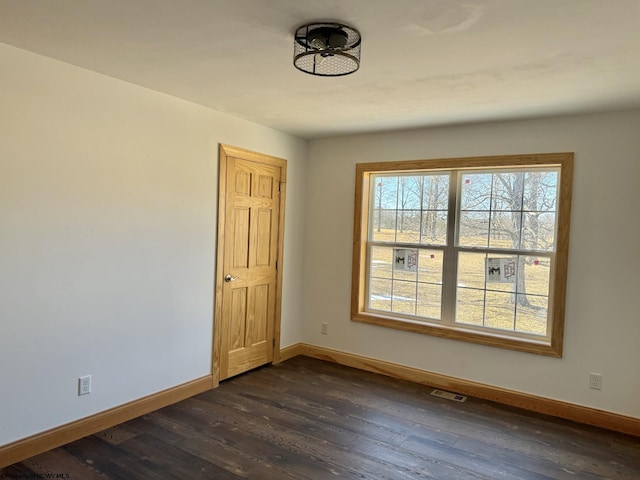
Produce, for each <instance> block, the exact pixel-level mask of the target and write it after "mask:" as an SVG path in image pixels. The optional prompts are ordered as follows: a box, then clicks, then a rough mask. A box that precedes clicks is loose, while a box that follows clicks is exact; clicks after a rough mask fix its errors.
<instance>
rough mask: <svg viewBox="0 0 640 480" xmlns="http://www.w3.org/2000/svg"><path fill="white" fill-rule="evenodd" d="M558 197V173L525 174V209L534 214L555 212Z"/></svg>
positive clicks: (537, 172)
mask: <svg viewBox="0 0 640 480" xmlns="http://www.w3.org/2000/svg"><path fill="white" fill-rule="evenodd" d="M557 196H558V172H556V171H536V172H527V173H525V181H524V201H523V204H522V206H523V209H524V210H525V211H532V212H555V211H556V205H557Z"/></svg>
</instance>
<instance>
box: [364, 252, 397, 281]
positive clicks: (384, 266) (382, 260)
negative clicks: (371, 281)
mask: <svg viewBox="0 0 640 480" xmlns="http://www.w3.org/2000/svg"><path fill="white" fill-rule="evenodd" d="M370 262H371V264H370V268H369V272H370V276H371V277H375V278H392V277H393V248H391V247H371V259H370Z"/></svg>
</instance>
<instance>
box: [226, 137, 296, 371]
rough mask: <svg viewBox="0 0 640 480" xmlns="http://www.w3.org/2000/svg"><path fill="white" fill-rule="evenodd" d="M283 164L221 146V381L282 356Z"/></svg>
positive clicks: (275, 160) (273, 159)
mask: <svg viewBox="0 0 640 480" xmlns="http://www.w3.org/2000/svg"><path fill="white" fill-rule="evenodd" d="M285 168H286V163H285V161H284V160H282V159H278V158H274V157H269V156H267V155H261V154H257V153H254V152H250V151H247V150H242V149H238V148H235V147H229V146H226V145H223V146H221V148H220V182H219V185H220V191H219V208H218V210H219V211H218V215H219V222H218V264H217V270H218V272H217V279H216V287H217V288H216V319H215V332H216V340H217V341H216V342H215V344H214V349H215V350H216V351H214V371H217V378H218V380H224V379H225V378H229V377H232V376H234V375H238V374H240V373H243V372H246V371H247V370H251V369H253V368H256V367H259V366H261V365H264V364H266V363H269V362H273V361H274V357H276V358H275V360H277V355H274V351H276V348H278V349H279V338H278V337H279V331H280V328H279V319H280V298H281V295H280V283H281V276H280V275H279V274H278V263H279V257H280V256H281V252H282V238H281V232H282V231H283V228H282V227H283V217H284V215H283V213H284V212H283V208H282V207H283V205H284V202H283V200H284V198H283V197H284V192H283V191H282V187H283V185H284V177H285ZM280 263H281V262H280ZM216 347H217V348H216Z"/></svg>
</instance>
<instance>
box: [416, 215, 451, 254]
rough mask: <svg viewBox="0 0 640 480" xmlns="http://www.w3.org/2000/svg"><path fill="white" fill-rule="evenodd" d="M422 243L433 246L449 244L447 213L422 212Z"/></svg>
mask: <svg viewBox="0 0 640 480" xmlns="http://www.w3.org/2000/svg"><path fill="white" fill-rule="evenodd" d="M420 241H421V243H423V244H425V243H426V244H431V245H446V244H447V211H446V210H444V211H443V210H427V211H423V212H422V238H421V240H420Z"/></svg>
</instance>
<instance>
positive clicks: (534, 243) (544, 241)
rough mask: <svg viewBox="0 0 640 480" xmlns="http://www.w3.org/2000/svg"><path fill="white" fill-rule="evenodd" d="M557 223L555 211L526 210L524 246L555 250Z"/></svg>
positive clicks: (529, 248)
mask: <svg viewBox="0 0 640 480" xmlns="http://www.w3.org/2000/svg"><path fill="white" fill-rule="evenodd" d="M555 224H556V214H555V213H539V212H526V213H525V214H524V228H523V232H522V235H523V239H522V242H523V245H522V248H524V249H527V250H538V251H543V252H545V251H546V252H553V251H555V249H556V245H555V227H556V225H555Z"/></svg>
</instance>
